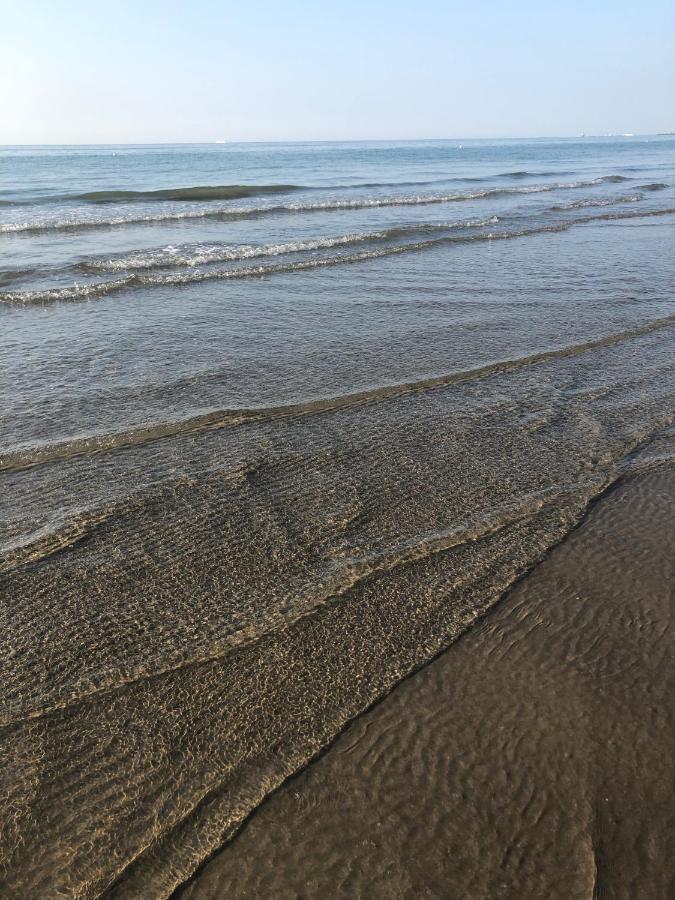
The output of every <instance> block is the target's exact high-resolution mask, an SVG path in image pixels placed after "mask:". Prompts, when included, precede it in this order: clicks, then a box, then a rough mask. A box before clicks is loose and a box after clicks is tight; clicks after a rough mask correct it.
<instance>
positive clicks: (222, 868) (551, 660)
mask: <svg viewBox="0 0 675 900" xmlns="http://www.w3.org/2000/svg"><path fill="white" fill-rule="evenodd" d="M674 494H675V468H674V467H673V466H672V465H671V466H663V467H658V468H655V469H653V470H651V471H647V472H645V473H638V474H635V475H632V476H628V477H627V478H625V479H624V480H622V481H621V482H620V483H618V484H617V485H616V486H615V487H614V488H613V489H611V490H610V491H609V492H608V493H607V494H606V495H605V496H604V497H603V498H602V499H601V500H599V501H598V502H597V503H596V504H594V506H593V508H592V509H591V510H590V512H589V514H588V515H587V516H586V517H585V519H584V521H583V522H582V523H581V524H580V525H579V526H578V527H577V528H576V529H574V530H573V531H572V532H571V533H570V534H569V535H568V537H567V538H565V540H563V541H562V542H561V543H560V544H558V545H557V547H555V548H553V549H552V550H551V552H550V553H549V554H548V555H547V556H546V558H545V559H544V561H542V562H541V563H540V564H539V565H538V566H536V567H535V569H534V570H533V571H532V572H531V573H529V574H528V575H526V576H525V577H524V578H523V579H522V580H521V581H520V582H519V583H518V584H517V585H516V586H515V587H514V588H513V589H512V590H510V591H509V592H508V595H507V597H506V598H505V599H504V600H503V601H502V602H501V603H500V604H498V605H497V606H496V607H493V608H492V609H491V610H490V611H489V612H488V613H487V615H486V616H485V618H484V619H483V620H482V621H481V622H480V623H478V624H477V625H476V626H475V627H474V628H472V629H471V630H470V631H468V632H467V633H466V634H465V635H464V636H463V637H462V638H460V640H459V641H457V642H456V643H455V644H453V645H452V646H451V647H450V648H449V649H448V650H447V651H445V652H444V653H443V654H441V656H439V657H438V658H437V659H436V660H435V661H433V662H432V663H430V664H429V665H428V666H426V667H425V668H424V669H422V670H420V671H418V672H417V673H415V674H414V675H412V676H411V677H410V678H408V679H406V680H405V681H404V682H402V683H401V684H400V685H399V686H398V687H397V688H395V689H394V691H393V692H392V693H390V694H389V695H388V696H387V697H385V698H384V699H383V700H382V701H381V702H380V703H378V704H377V705H376V706H374V707H373V708H372V709H371V710H370V711H368V712H367V713H365V714H364V715H363V716H360V717H359V718H358V719H357V720H356V721H354V722H353V723H352V724H351V725H349V726H348V727H347V728H346V730H345V731H344V732H343V733H342V734H341V735H340V737H339V738H338V739H337V740H336V741H335V742H334V743H333V745H332V746H331V747H330V749H328V750H327V751H326V752H325V753H324V754H323V755H322V756H321V757H320V758H319V759H318V760H316V761H315V762H314V763H312V764H310V765H309V766H308V767H307V768H306V769H305V770H304V771H303V772H301V773H300V774H298V775H296V776H294V777H293V778H291V779H290V780H289V781H287V782H286V783H285V784H284V785H283V786H282V787H281V788H280V789H278V790H277V791H276V792H275V793H274V794H272V795H271V796H270V797H269V798H268V799H267V800H266V801H265V802H264V803H263V804H262V805H261V806H260V807H259V808H258V809H257V810H256V811H255V812H254V813H253V814H252V815H251V817H250V818H249V820H248V821H247V823H246V824H245V825H244V827H243V828H242V830H241V831H240V832H239V834H238V835H237V836H236V837H235V838H234V839H233V840H232V841H231V842H230V843H229V844H227V845H225V846H224V847H223V848H222V849H221V850H220V851H219V852H218V853H216V854H215V855H214V857H213V858H212V859H211V860H210V861H209V862H207V863H206V864H204V865H203V866H202V867H201V868H200V869H199V870H198V871H197V873H195V875H194V876H193V877H192V879H190V880H189V881H188V882H187V883H186V885H185V886H184V887H183V888H182V889H178V891H177V892H176V896H180V897H182V898H189V900H208V898H211V897H218V896H228V897H233V898H237V897H241V898H243V897H250V896H272V895H274V896H275V897H291V896H293V897H297V896H300V895H302V896H304V897H309V898H311V897H318V896H322V895H323V896H325V895H326V892H327V891H328V892H329V894H330V895H332V896H361V895H363V896H373V897H387V898H388V897H392V898H393V897H412V896H424V897H457V898H460V897H465V896H472V897H485V898H487V897H490V898H492V897H509V898H510V897H513V898H516V897H525V896H528V897H530V896H531V897H535V896H537V897H538V896H542V897H543V896H547V897H552V898H553V897H560V898H561V900H562V898H568V897H571V896H616V897H624V896H625V897H628V896H630V897H631V898H635V897H644V898H652V897H656V896H666V895H667V891H668V883H669V879H670V878H672V875H673V872H672V871H671V872H669V867H668V866H667V865H666V863H665V860H667V859H668V858H671V859H672V858H673V855H672V852H671V849H672V848H669V847H668V815H669V809H668V802H667V797H665V798H664V797H663V794H664V793H666V792H665V791H663V785H665V784H667V783H668V782H667V778H668V775H667V763H665V762H664V760H667V759H668V753H669V751H668V747H672V742H673V738H674V737H675V714H673V711H672V704H669V703H668V697H669V696H672V688H673V684H672V679H673V676H672V672H670V671H669V666H668V657H669V654H672V649H673V647H672V639H670V642H668V639H667V637H666V628H667V621H668V617H669V616H672V598H671V597H670V596H669V594H668V584H669V580H668V574H669V573H670V575H671V576H672V563H671V562H670V561H669V560H668V557H667V546H668V540H669V539H670V540H672V534H673V524H674V523H673V513H672V510H671V507H672V497H673V496H674ZM331 891H332V893H331Z"/></svg>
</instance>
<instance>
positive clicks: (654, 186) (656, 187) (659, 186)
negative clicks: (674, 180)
mask: <svg viewBox="0 0 675 900" xmlns="http://www.w3.org/2000/svg"><path fill="white" fill-rule="evenodd" d="M667 187H670V185H668V184H666V183H665V182H663V181H652V182H651V183H650V184H639V185H638V190H639V191H665V189H666V188H667Z"/></svg>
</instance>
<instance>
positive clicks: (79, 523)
mask: <svg viewBox="0 0 675 900" xmlns="http://www.w3.org/2000/svg"><path fill="white" fill-rule="evenodd" d="M674 147H675V144H674V143H673V141H672V139H671V138H668V137H657V136H652V137H650V138H649V139H643V138H641V137H634V138H619V139H615V138H597V139H589V140H586V139H583V140H582V139H574V138H564V139H557V138H555V139H550V140H549V139H546V140H545V139H538V138H535V139H522V140H521V139H518V140H501V139H499V140H492V139H484V140H483V139H475V140H471V141H469V142H464V141H458V140H457V141H448V140H438V141H436V140H432V141H423V140H420V141H388V142H377V141H373V142H368V141H363V142H351V141H335V142H306V143H303V142H289V143H270V144H260V145H258V144H255V145H248V144H225V145H220V144H218V145H215V144H180V145H178V144H161V145H156V146H155V145H140V146H136V145H120V146H105V145H101V146H98V145H97V146H91V147H89V146H77V147H72V146H69V147H18V148H17V147H4V148H1V147H0V162H2V163H3V166H1V167H0V384H1V385H2V388H3V389H4V388H5V387H6V386H7V388H8V389H6V390H4V391H3V402H2V409H1V411H0V495H1V497H2V502H1V503H0V632H1V633H2V635H3V653H2V654H0V683H1V684H2V690H1V691H0V800H1V803H0V806H1V807H2V814H1V815H0V896H1V897H2V898H4V897H8V898H12V900H38V898H39V900H43V898H44V900H52V898H54V900H57V898H78V900H94V898H99V897H106V898H108V897H110V898H112V897H115V898H130V900H139V898H140V900H165V898H169V897H172V896H173V895H175V894H177V893H178V894H180V893H181V892H182V893H183V894H184V895H185V896H189V897H200V896H204V897H206V898H209V900H210V898H213V900H220V898H221V897H227V898H230V897H233V898H242V900H244V898H246V900H249V898H258V897H260V898H262V900H267V898H270V900H276V898H289V900H290V898H292V897H293V898H297V897H304V898H307V900H309V898H311V900H319V898H321V900H323V898H325V897H328V898H332V897H338V898H339V897H345V898H351V897H359V896H362V897H364V898H365V897H368V898H370V897H373V898H376V900H377V898H379V897H382V898H387V900H389V898H391V900H393V898H405V900H407V898H411V900H412V898H417V897H428V898H439V900H442V898H446V897H450V898H452V900H464V898H470V900H473V898H485V900H492V898H494V897H499V896H507V897H513V898H514V900H516V898H518V900H528V898H535V900H539V898H541V900H544V898H545V900H548V898H551V897H553V898H560V900H563V898H565V900H566V898H570V900H576V898H577V897H581V896H592V895H593V893H595V896H597V897H604V898H607V897H621V898H623V897H625V898H626V900H635V898H636V897H638V898H645V900H654V898H659V900H660V898H661V897H662V896H663V897H664V898H665V896H666V895H667V893H668V890H669V887H668V884H669V881H668V879H669V878H670V877H671V870H670V863H669V860H670V857H671V855H672V854H671V853H669V848H668V847H667V844H666V841H667V827H668V823H669V819H668V805H667V804H668V803H669V793H668V789H667V787H666V785H667V772H666V768H665V767H666V764H667V760H668V758H669V749H670V744H671V742H672V728H671V726H672V721H671V716H670V710H671V706H670V703H669V700H670V693H669V690H670V687H671V686H672V685H671V679H672V676H671V673H670V669H669V667H668V658H669V654H670V653H671V650H672V646H671V645H670V644H669V643H668V641H669V635H668V632H667V627H666V626H667V622H668V617H669V616H670V614H671V608H670V606H669V605H668V604H669V603H670V597H669V594H668V593H667V592H668V591H669V590H670V585H671V582H672V572H671V571H670V570H669V569H668V568H667V566H668V564H669V559H670V556H672V553H670V551H671V549H672V548H671V544H672V538H673V529H672V520H670V519H668V518H667V516H668V510H669V506H672V499H673V480H672V475H671V474H669V473H670V471H671V470H669V469H668V468H667V467H668V465H671V464H672V461H673V459H675V452H674V451H673V444H672V437H673V431H672V423H673V409H674V408H675V353H674V352H673V350H674V347H675V312H674V310H675V307H674V306H673V300H674V299H675V295H674V292H673V285H675V253H673V235H674V234H675V162H674V160H675V154H674V153H673V148H674ZM579 526H580V527H579ZM299 773H301V774H299ZM296 776H297V777H296ZM293 778H295V780H294V781H289V779H293Z"/></svg>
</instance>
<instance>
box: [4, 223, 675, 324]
mask: <svg viewBox="0 0 675 900" xmlns="http://www.w3.org/2000/svg"><path fill="white" fill-rule="evenodd" d="M672 213H675V208H673V209H663V210H651V211H645V212H643V211H642V210H627V211H625V212H617V213H604V214H600V215H596V216H584V217H583V218H579V219H570V220H568V221H566V222H559V223H553V224H549V225H538V226H534V227H531V228H521V229H518V230H515V231H506V230H505V231H494V232H493V231H489V232H486V231H483V232H480V231H479V232H476V233H475V234H464V235H451V234H449V235H447V234H446V235H442V236H441V237H434V238H429V239H427V240H421V241H415V242H413V243H409V244H395V245H393V246H388V247H381V248H378V249H374V250H364V251H362V252H360V253H352V254H348V253H346V254H340V255H336V256H319V257H316V258H312V259H308V260H302V261H300V262H282V263H275V264H271V265H269V264H268V265H260V266H244V267H238V268H234V269H211V270H208V271H201V270H199V269H197V270H193V271H190V272H176V273H170V274H166V273H161V274H160V273H158V274H149V273H132V274H130V275H127V276H125V277H123V278H117V279H115V280H113V281H99V282H94V283H89V284H75V285H72V286H70V287H62V288H45V289H38V290H32V291H5V292H3V291H0V304H3V303H4V304H7V305H13V306H37V305H41V306H44V305H48V304H51V303H58V302H75V301H82V300H90V299H97V298H99V297H104V296H106V295H108V294H111V293H115V292H118V291H120V290H123V289H125V288H129V287H132V286H133V287H172V286H174V287H177V286H179V285H188V284H197V283H201V282H206V281H215V280H237V279H244V278H263V277H265V276H269V275H277V274H283V273H291V272H307V271H311V270H312V269H319V268H326V267H329V266H336V265H345V264H350V263H361V262H367V261H369V260H373V259H381V258H383V257H386V256H394V255H399V254H402V253H410V252H420V251H422V250H429V249H431V248H433V247H438V246H441V245H442V244H460V243H469V242H475V241H494V240H512V239H514V238H521V237H530V236H534V235H541V234H546V233H551V232H560V231H567V230H568V229H570V228H572V227H573V226H574V225H581V224H585V223H590V222H599V221H608V220H618V219H629V218H636V217H640V218H644V217H647V216H664V215H671V214H672Z"/></svg>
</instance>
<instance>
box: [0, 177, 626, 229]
mask: <svg viewBox="0 0 675 900" xmlns="http://www.w3.org/2000/svg"><path fill="white" fill-rule="evenodd" d="M616 179H619V180H623V178H622V176H620V175H606V176H602V177H600V178H593V179H587V180H584V181H571V182H557V181H556V182H548V183H546V184H529V185H522V186H517V187H516V186H514V187H499V188H483V189H477V190H474V191H468V192H465V193H451V194H430V195H418V194H416V195H410V196H397V197H364V198H354V199H350V198H344V199H337V200H332V199H331V200H325V201H319V202H315V203H306V202H300V203H286V204H270V205H266V206H251V207H219V208H217V209H197V210H193V209H191V210H186V211H181V212H166V213H158V214H156V215H144V216H136V215H130V216H125V215H121V216H115V217H111V218H107V219H91V218H83V217H79V218H78V217H74V218H68V219H56V220H53V221H42V222H38V221H32V222H14V223H5V224H2V225H0V234H2V233H4V234H15V233H24V234H31V233H41V232H45V231H63V230H79V229H86V228H113V227H117V226H125V225H126V226H128V225H146V224H153V223H159V222H162V223H165V222H166V223H168V222H172V221H173V222H176V221H187V220H190V219H204V218H211V219H223V220H231V219H242V218H253V217H258V216H266V215H275V214H292V213H314V212H336V211H339V210H354V209H377V208H382V207H395V206H428V205H440V204H445V203H462V202H466V201H471V200H483V199H486V198H488V199H489V198H495V197H506V196H510V195H512V194H515V195H518V194H536V193H543V192H550V191H565V190H578V189H579V188H585V187H593V186H595V185H598V184H602V183H603V182H605V181H613V180H616Z"/></svg>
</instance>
